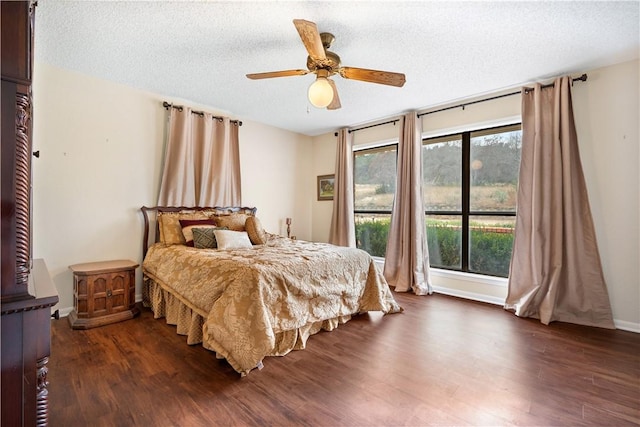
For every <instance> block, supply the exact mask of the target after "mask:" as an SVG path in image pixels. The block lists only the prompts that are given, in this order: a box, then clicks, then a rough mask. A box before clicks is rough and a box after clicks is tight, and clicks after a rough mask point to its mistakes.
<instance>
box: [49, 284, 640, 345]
mask: <svg viewBox="0 0 640 427" xmlns="http://www.w3.org/2000/svg"><path fill="white" fill-rule="evenodd" d="M433 292H435V293H437V294H442V295H449V296H452V297H458V298H464V299H468V300H472V301H478V302H485V303H487V304H493V305H500V306H503V305H504V299H503V298H499V297H492V296H490V295H483V294H477V293H475V292H466V291H461V290H458V289H451V288H443V287H441V286H434V287H433ZM140 301H142V294H140V295H136V302H140ZM72 310H73V307H66V308H60V309H58V313H59V314H60V317H67V316H68V315H69V313H71V311H72ZM613 323H614V324H615V326H616V329H620V330H621V331H628V332H635V333H636V334H640V323H633V322H627V321H626V320H616V319H614V320H613Z"/></svg>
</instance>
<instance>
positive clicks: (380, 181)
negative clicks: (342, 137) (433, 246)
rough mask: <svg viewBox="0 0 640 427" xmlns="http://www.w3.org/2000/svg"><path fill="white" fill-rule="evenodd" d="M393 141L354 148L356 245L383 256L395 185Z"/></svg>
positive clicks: (395, 148)
mask: <svg viewBox="0 0 640 427" xmlns="http://www.w3.org/2000/svg"><path fill="white" fill-rule="evenodd" d="M397 151H398V148H397V145H396V144H393V145H385V146H383V147H376V148H369V149H365V150H357V151H354V162H353V163H354V180H353V182H354V214H355V225H356V246H357V247H358V248H360V249H364V250H365V251H367V252H368V253H369V254H371V255H372V256H376V257H384V255H385V252H386V249H387V236H388V235H389V226H390V223H391V209H392V207H393V198H394V194H395V189H396V161H397Z"/></svg>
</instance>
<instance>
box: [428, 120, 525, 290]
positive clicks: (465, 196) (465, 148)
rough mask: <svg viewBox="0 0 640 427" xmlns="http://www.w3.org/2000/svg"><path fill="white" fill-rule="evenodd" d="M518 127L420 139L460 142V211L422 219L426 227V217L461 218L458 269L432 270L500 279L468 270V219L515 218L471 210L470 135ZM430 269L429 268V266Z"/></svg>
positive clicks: (511, 213) (510, 214)
mask: <svg viewBox="0 0 640 427" xmlns="http://www.w3.org/2000/svg"><path fill="white" fill-rule="evenodd" d="M514 126H520V131H522V123H521V122H516V123H510V124H506V125H500V126H493V127H489V128H484V129H474V130H467V131H462V132H454V133H450V134H447V135H438V136H437V137H436V136H434V137H428V138H422V145H423V146H424V145H426V144H428V142H427V141H430V140H435V139H441V138H449V137H453V136H460V137H461V138H460V139H461V140H462V159H461V163H462V182H461V187H462V188H461V191H462V196H461V197H462V200H461V204H462V206H461V210H460V211H441V210H440V211H433V210H427V209H425V211H424V219H425V227H426V218H427V216H428V215H430V216H461V220H462V221H461V222H462V230H461V234H462V235H461V239H462V242H461V248H460V251H461V253H460V268H454V267H448V266H435V267H432V268H438V269H441V270H450V271H460V272H463V273H473V274H481V275H483V276H492V277H502V276H498V275H493V274H489V273H485V272H477V271H473V270H470V269H469V258H470V255H471V253H470V239H469V238H470V230H469V222H470V220H469V218H470V217H473V216H507V217H515V216H516V211H515V209H514V210H513V211H475V210H471V208H470V202H471V135H472V134H473V133H477V132H483V133H491V131H492V130H496V132H495V133H500V131H499V130H500V129H506V128H509V127H514ZM430 267H431V266H430Z"/></svg>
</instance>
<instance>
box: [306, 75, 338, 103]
mask: <svg viewBox="0 0 640 427" xmlns="http://www.w3.org/2000/svg"><path fill="white" fill-rule="evenodd" d="M308 95H309V102H311V105H313V106H314V107H316V108H325V107H326V106H328V105H329V104H331V101H333V88H332V87H331V84H330V83H329V81H328V80H327V78H326V77H321V76H318V78H317V79H316V81H315V82H313V83H311V86H309V93H308Z"/></svg>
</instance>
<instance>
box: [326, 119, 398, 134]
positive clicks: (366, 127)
mask: <svg viewBox="0 0 640 427" xmlns="http://www.w3.org/2000/svg"><path fill="white" fill-rule="evenodd" d="M398 121H400V119H395V120H389V121H388V122H382V123H376V124H375V125H369V126H363V127H361V128H357V129H349V130H348V131H347V132H349V133H351V132H356V131H359V130H363V129H369V128H374V127H376V126H382V125H388V124H389V123H393V124H394V125H395V124H396V122H398ZM333 136H338V132H335V133H334V134H333Z"/></svg>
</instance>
